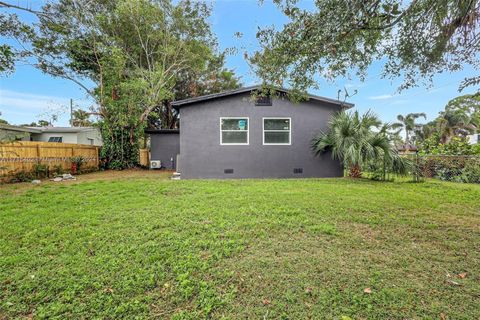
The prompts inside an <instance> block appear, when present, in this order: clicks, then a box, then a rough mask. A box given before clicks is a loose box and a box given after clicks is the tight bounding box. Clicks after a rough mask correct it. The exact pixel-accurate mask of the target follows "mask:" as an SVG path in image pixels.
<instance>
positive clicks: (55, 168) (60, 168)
mask: <svg viewBox="0 0 480 320" xmlns="http://www.w3.org/2000/svg"><path fill="white" fill-rule="evenodd" d="M52 171H53V174H54V175H55V176H61V175H62V174H64V173H65V170H63V166H62V165H61V164H57V165H54V166H53V168H52Z"/></svg>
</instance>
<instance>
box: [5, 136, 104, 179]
mask: <svg viewBox="0 0 480 320" xmlns="http://www.w3.org/2000/svg"><path fill="white" fill-rule="evenodd" d="M79 161H81V162H82V164H81V167H82V171H94V170H98V165H99V147H98V146H90V145H81V144H71V143H55V142H33V141H19V142H12V143H6V144H1V145H0V178H1V179H2V180H10V179H11V178H12V177H15V176H16V175H17V176H18V175H20V176H21V175H29V174H31V173H33V174H35V173H37V174H38V171H43V173H44V175H45V176H48V175H49V174H50V173H51V172H57V173H60V172H63V171H65V172H70V171H71V169H72V163H75V162H77V163H78V162H79Z"/></svg>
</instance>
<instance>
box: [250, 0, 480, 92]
mask: <svg viewBox="0 0 480 320" xmlns="http://www.w3.org/2000/svg"><path fill="white" fill-rule="evenodd" d="M275 3H277V5H278V7H279V9H280V10H281V11H282V12H283V14H284V15H285V16H286V18H287V20H288V22H287V23H286V24H285V25H283V27H282V29H280V30H278V29H277V28H275V27H271V28H266V29H263V30H260V31H259V32H258V33H257V39H258V40H259V42H260V45H261V50H260V51H258V52H255V54H254V55H253V56H252V57H250V61H251V62H252V63H253V65H254V66H255V71H256V73H257V74H258V76H259V77H260V78H261V79H264V81H265V82H266V83H268V84H270V85H278V86H280V85H282V83H288V84H289V85H292V86H293V87H294V88H296V89H300V90H305V89H307V88H309V87H317V81H316V80H317V79H318V76H323V77H327V78H329V79H330V78H334V77H345V76H355V77H359V78H360V79H365V77H366V74H367V70H368V67H369V66H370V65H371V64H372V62H373V61H379V62H380V63H384V68H383V73H382V75H383V77H387V78H397V77H401V78H402V79H403V84H402V85H401V88H409V87H412V86H415V85H417V84H418V83H424V82H426V81H428V80H431V79H432V77H433V75H435V74H436V73H439V72H445V71H457V70H459V69H460V68H462V67H463V66H464V65H470V66H472V67H474V68H478V65H479V64H478V62H479V60H478V55H477V54H476V52H477V50H476V45H477V43H476V40H475V39H476V38H477V36H478V34H477V33H478V29H477V24H478V20H479V18H478V14H477V12H478V10H479V4H478V2H477V1H468V0H465V1H453V0H445V1H432V0H416V1H402V0H382V1H337V0H317V1H315V8H314V9H313V10H305V9H303V8H301V6H300V5H299V2H298V1H290V0H276V1H275ZM477 80H478V78H477ZM464 84H471V85H474V84H475V81H470V82H468V83H467V82H465V83H464Z"/></svg>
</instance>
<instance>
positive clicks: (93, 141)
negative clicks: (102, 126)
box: [87, 138, 95, 146]
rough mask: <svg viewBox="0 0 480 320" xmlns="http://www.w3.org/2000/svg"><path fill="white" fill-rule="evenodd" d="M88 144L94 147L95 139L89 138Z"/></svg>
mask: <svg viewBox="0 0 480 320" xmlns="http://www.w3.org/2000/svg"><path fill="white" fill-rule="evenodd" d="M87 141H88V144H89V145H91V146H93V145H94V144H95V139H93V138H87Z"/></svg>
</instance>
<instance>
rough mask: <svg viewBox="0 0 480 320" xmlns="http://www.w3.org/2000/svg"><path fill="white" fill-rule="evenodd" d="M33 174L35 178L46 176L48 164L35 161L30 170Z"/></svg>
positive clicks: (47, 174)
mask: <svg viewBox="0 0 480 320" xmlns="http://www.w3.org/2000/svg"><path fill="white" fill-rule="evenodd" d="M32 173H33V176H34V177H35V178H36V179H43V178H48V176H49V168H48V165H46V164H42V163H35V164H34V165H33V170H32Z"/></svg>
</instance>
